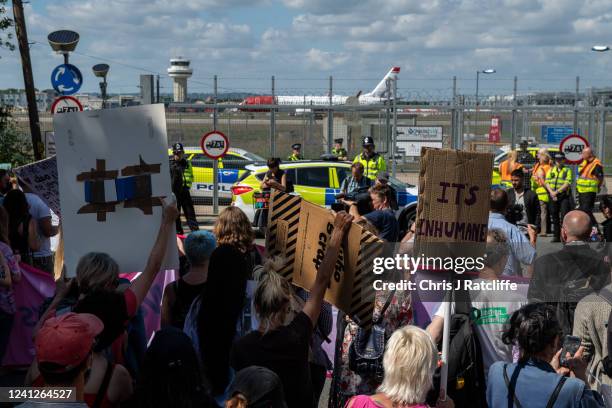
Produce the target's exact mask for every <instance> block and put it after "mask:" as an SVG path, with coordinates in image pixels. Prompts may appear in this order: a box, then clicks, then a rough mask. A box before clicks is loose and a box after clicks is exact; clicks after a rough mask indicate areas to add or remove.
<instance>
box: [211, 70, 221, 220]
mask: <svg viewBox="0 0 612 408" xmlns="http://www.w3.org/2000/svg"><path fill="white" fill-rule="evenodd" d="M213 86H214V89H213V103H214V104H215V107H214V109H213V130H215V131H216V130H217V122H218V120H219V118H218V115H219V113H218V109H217V96H218V95H217V76H216V75H215V76H214V79H213ZM212 164H213V175H214V176H213V215H217V214H219V160H218V159H214V160H213V163H212Z"/></svg>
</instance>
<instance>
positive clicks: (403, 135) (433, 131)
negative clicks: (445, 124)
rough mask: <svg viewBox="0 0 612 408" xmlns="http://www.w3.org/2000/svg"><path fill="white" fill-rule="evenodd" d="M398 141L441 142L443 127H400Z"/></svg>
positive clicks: (398, 128)
mask: <svg viewBox="0 0 612 408" xmlns="http://www.w3.org/2000/svg"><path fill="white" fill-rule="evenodd" d="M397 139H398V140H402V141H406V140H414V141H420V142H441V141H442V126H398V127H397Z"/></svg>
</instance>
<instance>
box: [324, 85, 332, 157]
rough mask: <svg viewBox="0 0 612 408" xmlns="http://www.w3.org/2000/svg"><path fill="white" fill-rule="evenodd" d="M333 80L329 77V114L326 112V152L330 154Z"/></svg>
mask: <svg viewBox="0 0 612 408" xmlns="http://www.w3.org/2000/svg"><path fill="white" fill-rule="evenodd" d="M333 95H334V78H333V77H332V76H331V75H330V76H329V112H327V151H326V153H331V149H332V142H333V137H334V111H333V110H332V105H333V102H334V101H333V98H334V96H333Z"/></svg>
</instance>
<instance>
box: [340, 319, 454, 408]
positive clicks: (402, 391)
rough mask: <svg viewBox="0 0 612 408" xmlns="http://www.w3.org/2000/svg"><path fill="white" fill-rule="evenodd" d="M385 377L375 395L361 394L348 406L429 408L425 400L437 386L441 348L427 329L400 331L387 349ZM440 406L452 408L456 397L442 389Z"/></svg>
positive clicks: (408, 327) (358, 407)
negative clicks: (446, 394) (448, 394)
mask: <svg viewBox="0 0 612 408" xmlns="http://www.w3.org/2000/svg"><path fill="white" fill-rule="evenodd" d="M383 365H384V369H385V377H384V380H383V382H382V384H381V385H380V387H378V390H377V391H378V393H377V394H374V395H368V394H365V395H364V394H361V395H357V396H356V397H353V398H351V399H350V400H349V402H348V403H347V404H346V407H347V408H376V407H384V408H395V407H414V408H427V406H426V404H425V399H426V398H427V393H428V392H429V390H430V389H431V388H432V386H433V375H434V372H435V370H436V368H437V366H438V350H437V349H436V346H435V345H434V344H433V342H432V341H431V338H430V337H429V335H428V334H427V332H426V331H424V330H423V329H420V328H418V327H415V326H405V327H402V328H400V329H398V330H396V331H395V332H394V333H393V335H392V336H391V338H390V339H389V342H388V343H387V347H386V349H385V355H384V359H383ZM441 394H442V395H441V396H440V398H438V401H437V403H436V407H438V408H452V407H454V406H455V405H454V403H453V400H452V399H450V398H449V397H445V396H444V391H441Z"/></svg>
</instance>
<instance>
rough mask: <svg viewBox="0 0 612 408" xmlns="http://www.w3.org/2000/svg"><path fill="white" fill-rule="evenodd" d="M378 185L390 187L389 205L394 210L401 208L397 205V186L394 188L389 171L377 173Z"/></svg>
mask: <svg viewBox="0 0 612 408" xmlns="http://www.w3.org/2000/svg"><path fill="white" fill-rule="evenodd" d="M376 185H382V186H386V187H387V188H388V189H389V191H390V193H389V197H390V198H391V201H390V203H389V206H390V207H391V209H392V210H393V211H395V210H397V209H399V207H398V205H397V191H396V190H395V188H393V186H392V185H391V183H389V173H387V172H386V171H381V172H379V173H378V174H377V175H376Z"/></svg>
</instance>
